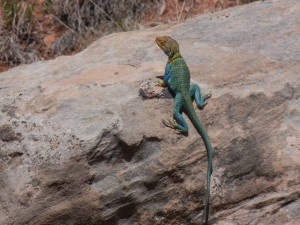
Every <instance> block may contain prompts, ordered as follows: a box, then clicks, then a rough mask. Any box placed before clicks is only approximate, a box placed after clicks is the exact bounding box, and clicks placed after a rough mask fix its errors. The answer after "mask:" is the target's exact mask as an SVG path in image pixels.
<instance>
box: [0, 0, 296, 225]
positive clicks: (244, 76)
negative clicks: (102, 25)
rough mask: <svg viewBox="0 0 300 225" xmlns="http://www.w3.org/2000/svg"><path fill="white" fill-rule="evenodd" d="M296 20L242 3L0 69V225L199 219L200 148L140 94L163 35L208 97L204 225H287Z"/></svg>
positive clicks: (157, 102) (156, 65)
mask: <svg viewBox="0 0 300 225" xmlns="http://www.w3.org/2000/svg"><path fill="white" fill-rule="evenodd" d="M299 16H300V4H299V1H298V0H289V1H275V0H274V1H271V0H269V1H264V2H254V3H252V4H249V5H244V6H239V7H236V8H231V9H227V10H224V11H220V12H218V13H215V14H205V15H201V16H199V17H196V18H194V19H191V20H187V21H185V22H181V23H176V24H174V25H164V26H160V27H157V28H154V29H150V30H144V31H134V32H128V33H118V34H112V35H109V36H106V37H103V38H101V39H99V40H98V41H96V42H94V43H93V44H92V45H91V46H89V47H88V48H87V49H86V50H84V51H83V52H81V53H79V54H76V55H73V56H62V57H59V58H57V59H55V60H50V61H43V62H37V63H34V64H31V65H23V66H20V67H17V68H14V69H11V70H9V71H7V72H4V73H1V74H0V96H1V97H0V105H1V112H0V113H1V114H0V126H1V130H2V131H1V132H0V133H1V138H0V139H1V140H0V149H1V150H0V160H1V162H0V171H1V173H0V200H1V204H0V224H1V225H10V224H14V225H24V224H27V225H50V224H51V225H60V224H66V225H69V224H70V225H73V224H88V225H93V224H102V225H116V224H119V225H126V224H127V225H134V224H143V225H148V224H151V225H153V224H157V225H158V224H160V225H169V224H184V225H187V224H191V225H193V224H199V221H200V218H201V212H202V210H203V207H204V204H203V203H204V195H205V177H206V162H207V159H206V150H205V147H204V144H203V141H202V140H201V138H200V137H199V135H198V134H197V132H196V130H195V129H194V128H193V126H192V124H191V123H190V122H189V121H188V123H189V127H190V132H189V135H188V136H183V135H178V134H177V133H176V131H174V130H172V129H169V128H167V127H165V126H164V125H163V124H162V122H161V120H162V119H165V118H169V117H171V116H172V110H173V101H174V100H173V99H172V98H157V97H155V98H150V99H149V98H143V97H141V96H140V95H139V91H140V84H141V83H142V82H149V84H150V86H151V84H152V82H153V83H155V82H156V81H157V78H156V77H157V76H161V75H162V74H163V73H164V68H165V63H166V61H167V59H166V57H165V55H164V54H163V52H162V51H161V50H160V49H159V48H158V47H157V46H156V44H155V42H154V39H155V37H156V36H161V35H170V36H172V37H174V38H175V39H176V40H178V42H179V44H180V48H181V52H182V55H183V56H184V58H185V59H186V62H187V63H188V65H189V67H190V70H191V74H192V81H193V82H194V83H198V84H200V86H201V88H202V90H203V91H204V92H212V98H211V99H210V100H209V103H208V105H207V106H206V107H205V109H204V110H203V111H199V110H198V109H197V113H198V115H199V117H201V120H202V121H203V123H204V124H205V126H206V128H207V130H208V133H209V136H210V137H211V141H212V144H213V147H214V149H215V156H214V159H213V165H214V170H213V175H212V188H211V216H210V224H255V225H256V224H259V225H260V224H261V225H265V224H272V225H276V224H278V225H279V224H280V225H281V224H290V225H293V224H295V225H296V224H299V223H300V217H299V215H300V211H299V210H300V199H299V197H300V138H299V137H300V119H299V118H300V78H299V71H300V54H299V53H300V45H299V44H298V43H299V19H300V17H299ZM157 93H160V92H159V91H158V92H157ZM195 108H196V107H195ZM3 127H4V128H5V129H3ZM7 134H9V135H7ZM15 136H16V137H17V139H18V140H19V141H14V137H15ZM3 137H4V138H3ZM7 140H10V141H7Z"/></svg>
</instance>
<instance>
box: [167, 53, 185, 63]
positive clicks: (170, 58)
mask: <svg viewBox="0 0 300 225" xmlns="http://www.w3.org/2000/svg"><path fill="white" fill-rule="evenodd" d="M180 58H182V56H181V54H180V52H176V53H175V54H174V55H172V56H171V57H169V60H168V63H169V64H170V63H172V62H173V61H174V60H175V59H180Z"/></svg>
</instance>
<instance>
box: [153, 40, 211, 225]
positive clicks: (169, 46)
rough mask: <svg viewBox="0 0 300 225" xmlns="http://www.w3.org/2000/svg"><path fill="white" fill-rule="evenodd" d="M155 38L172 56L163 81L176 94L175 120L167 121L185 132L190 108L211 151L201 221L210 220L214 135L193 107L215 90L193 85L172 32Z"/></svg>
mask: <svg viewBox="0 0 300 225" xmlns="http://www.w3.org/2000/svg"><path fill="white" fill-rule="evenodd" d="M155 42H156V43H157V45H158V46H159V47H160V48H161V49H162V50H163V51H164V53H165V54H166V55H167V56H168V58H169V60H168V62H167V64H166V68H165V74H164V76H163V80H160V81H159V84H160V85H161V86H168V88H169V89H170V90H171V91H172V92H173V93H174V95H175V103H174V111H173V118H174V119H173V120H163V123H164V124H165V125H166V126H168V127H171V128H173V129H176V130H179V131H180V132H182V133H186V134H187V133H188V125H187V123H186V121H185V120H184V118H183V116H182V110H184V111H185V112H186V114H187V115H188V117H189V119H190V120H191V122H192V124H193V125H194V127H195V128H196V130H197V132H198V133H199V135H200V136H201V137H202V139H203V141H204V144H205V148H206V151H207V158H208V163H207V180H206V182H207V190H206V195H205V208H204V212H203V215H202V219H201V224H203V221H205V222H204V224H207V222H208V217H209V198H210V177H211V174H212V151H213V150H212V147H211V143H210V139H209V137H208V134H207V132H206V130H205V127H204V125H203V124H202V122H201V120H200V119H199V118H198V116H197V114H196V112H195V109H194V107H193V102H192V99H193V98H194V99H195V101H196V103H197V106H198V108H200V109H202V108H203V107H204V106H205V104H206V103H207V102H206V100H207V99H208V98H210V97H211V94H207V95H204V96H203V95H202V94H201V91H200V87H199V86H198V85H196V84H192V85H190V71H189V68H188V66H187V64H186V63H185V61H184V59H183V58H182V56H181V54H180V51H179V45H178V43H177V41H176V40H174V39H172V38H171V37H169V36H162V37H157V38H156V40H155Z"/></svg>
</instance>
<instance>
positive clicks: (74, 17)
mask: <svg viewBox="0 0 300 225" xmlns="http://www.w3.org/2000/svg"><path fill="white" fill-rule="evenodd" d="M253 1H255V0H1V1H0V2H1V3H0V72H3V71H5V70H7V69H9V68H10V67H13V66H16V65H19V64H24V63H31V62H34V61H37V60H43V59H51V58H54V57H56V56H59V55H70V54H74V53H76V52H79V51H81V50H82V49H83V48H85V47H86V46H88V45H89V44H90V43H91V42H93V41H94V40H96V39H98V38H99V37H101V36H104V35H107V34H110V33H113V32H125V31H130V30H138V29H145V28H147V27H154V26H157V25H159V24H165V23H171V22H176V21H182V20H186V19H189V18H191V17H194V16H196V15H198V14H201V13H213V12H215V11H219V10H222V9H225V8H228V7H232V6H235V5H240V4H246V3H250V2H253Z"/></svg>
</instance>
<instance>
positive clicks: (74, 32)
mask: <svg viewBox="0 0 300 225" xmlns="http://www.w3.org/2000/svg"><path fill="white" fill-rule="evenodd" d="M51 16H52V17H53V18H54V19H56V20H57V21H58V22H59V23H61V24H62V25H63V26H65V27H66V28H68V29H69V30H70V31H72V32H73V33H75V31H74V30H73V29H72V28H71V27H69V26H68V25H67V24H65V23H64V22H63V21H61V20H60V19H58V18H57V17H56V16H54V15H53V14H51Z"/></svg>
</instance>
